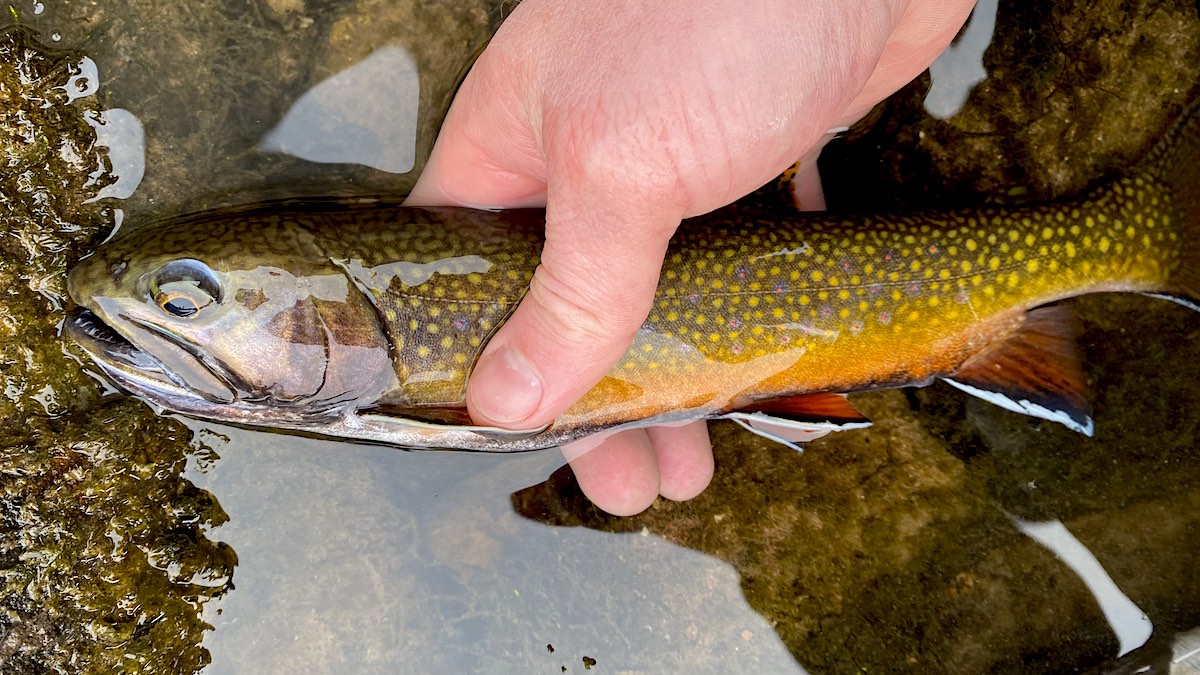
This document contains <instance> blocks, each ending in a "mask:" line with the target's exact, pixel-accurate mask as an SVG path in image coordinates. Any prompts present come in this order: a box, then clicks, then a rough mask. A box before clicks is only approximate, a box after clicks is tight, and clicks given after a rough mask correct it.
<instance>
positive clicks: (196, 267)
mask: <svg viewBox="0 0 1200 675" xmlns="http://www.w3.org/2000/svg"><path fill="white" fill-rule="evenodd" d="M150 293H151V295H152V297H153V298H154V304H156V305H158V307H159V309H161V310H162V311H164V312H166V313H167V314H170V315H172V316H176V317H180V318H190V317H193V316H195V315H196V314H197V313H198V312H199V311H200V310H202V309H204V308H205V307H208V306H209V305H211V304H213V303H214V302H220V301H221V282H220V280H218V279H217V275H216V273H215V272H213V271H212V269H211V268H210V267H209V266H208V265H205V264H204V263H202V262H200V261H199V260H191V259H185V260H176V261H174V262H170V263H167V264H166V265H164V266H163V267H162V268H161V269H159V270H158V271H157V272H155V273H154V276H153V277H152V278H151V280H150Z"/></svg>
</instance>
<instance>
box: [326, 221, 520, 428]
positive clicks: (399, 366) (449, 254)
mask: <svg viewBox="0 0 1200 675" xmlns="http://www.w3.org/2000/svg"><path fill="white" fill-rule="evenodd" d="M402 213H403V214H404V216H405V218H404V220H403V221H398V220H397V219H396V217H397V215H398V213H397V211H395V210H378V211H371V212H367V213H353V214H347V217H346V218H344V219H343V220H342V222H336V223H333V227H332V228H323V229H321V230H319V231H315V232H314V235H315V236H320V237H324V238H326V239H325V242H323V246H324V247H325V249H324V250H326V251H329V255H330V257H331V259H333V260H334V261H335V262H336V263H337V264H338V265H339V266H341V267H342V268H343V269H345V270H346V272H347V273H348V274H349V275H350V276H351V277H352V278H353V279H354V280H355V282H356V284H357V285H358V287H359V289H360V290H361V291H363V293H364V294H366V295H367V296H368V297H369V298H370V300H371V303H372V304H373V305H374V306H375V307H376V308H377V310H378V312H379V314H380V317H381V319H382V321H383V322H384V324H385V326H386V328H387V331H386V332H387V336H388V339H389V340H390V341H391V346H392V350H393V354H394V358H393V361H394V363H395V364H396V375H397V379H398V382H399V387H400V390H401V391H398V392H394V393H393V397H392V402H393V403H406V404H411V405H439V404H442V405H445V404H451V405H452V404H459V403H461V402H462V401H463V400H464V398H465V393H466V381H467V374H468V373H469V372H470V369H471V368H472V367H473V366H474V364H475V361H476V359H477V358H478V356H479V353H480V352H481V351H482V349H483V346H484V344H486V342H487V339H488V338H489V337H490V336H491V334H492V333H494V332H495V330H496V329H497V328H498V327H499V326H500V325H501V324H502V323H503V321H504V320H505V319H506V318H507V317H508V315H509V314H510V313H511V312H512V310H513V309H514V308H515V307H516V304H517V302H518V301H520V299H521V298H522V297H523V296H524V293H525V290H526V289H527V288H528V286H529V281H530V279H531V278H532V276H533V271H534V269H535V268H536V267H537V262H538V252H539V251H540V249H541V241H542V239H541V228H542V226H543V221H542V220H541V218H540V217H531V216H532V214H530V213H528V212H520V211H515V212H510V213H509V214H505V216H502V217H501V218H500V219H499V220H500V222H497V214H486V217H483V218H466V219H463V218H462V217H461V215H462V214H461V213H459V212H457V211H444V210H438V209H429V210H411V211H404V212H402ZM347 243H349V246H347V245H346V244H347Z"/></svg>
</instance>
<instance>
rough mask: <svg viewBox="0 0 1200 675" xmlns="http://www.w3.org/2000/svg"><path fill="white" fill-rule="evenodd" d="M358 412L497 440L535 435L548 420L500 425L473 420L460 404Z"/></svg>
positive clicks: (364, 416) (375, 418) (400, 423)
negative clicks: (526, 425)
mask: <svg viewBox="0 0 1200 675" xmlns="http://www.w3.org/2000/svg"><path fill="white" fill-rule="evenodd" d="M359 416H360V417H361V418H362V419H364V420H369V421H372V422H374V423H377V424H383V423H386V424H389V425H396V426H407V427H410V428H413V427H420V428H425V429H431V430H432V429H455V430H460V431H470V432H472V433H475V434H478V435H480V436H483V437H485V438H491V439H495V440H498V441H504V440H519V439H522V438H529V437H531V436H536V435H538V434H540V433H542V432H543V431H545V430H546V429H547V428H549V426H550V425H549V424H546V425H543V426H541V427H538V428H537V429H502V428H500V427H485V426H479V425H477V424H475V423H474V422H473V421H472V420H471V416H470V414H469V413H467V409H466V408H465V407H461V406H445V407H440V406H395V405H382V406H376V407H373V408H368V409H365V410H362V411H360V413H359Z"/></svg>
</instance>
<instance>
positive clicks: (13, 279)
mask: <svg viewBox="0 0 1200 675" xmlns="http://www.w3.org/2000/svg"><path fill="white" fill-rule="evenodd" d="M82 58H83V55H82V54H81V53H79V52H75V51H65V50H55V49H47V48H45V47H44V46H42V45H41V44H39V43H38V42H37V41H36V39H35V37H34V36H33V34H32V33H31V32H30V31H27V30H22V29H9V30H6V31H4V32H2V33H0V163H2V164H3V165H4V166H5V171H4V172H3V173H2V174H0V208H2V209H3V213H4V225H3V231H2V232H0V234H2V236H0V288H2V289H3V296H2V298H0V379H2V382H3V387H4V396H3V397H0V418H2V419H3V420H4V424H3V427H0V636H2V638H3V639H2V640H0V664H2V666H0V668H2V670H3V672H6V673H9V672H11V673H18V672H19V673H35V672H119V671H126V672H128V671H132V670H137V671H140V672H161V673H176V672H193V671H195V670H198V669H199V668H200V667H201V666H202V665H203V664H204V663H206V662H207V659H208V657H207V653H206V652H205V651H204V650H203V648H201V647H200V646H199V644H200V638H201V635H202V633H203V631H204V630H205V628H206V624H205V623H204V622H203V621H201V620H200V619H199V617H198V614H197V609H198V608H199V607H200V606H202V605H203V604H204V603H205V602H206V601H207V600H209V599H211V598H213V597H216V596H219V595H220V594H222V593H223V592H225V591H226V590H228V588H230V584H229V579H230V575H231V572H232V568H233V565H234V563H235V562H236V557H235V556H234V555H233V552H232V550H230V549H228V547H225V546H224V545H222V544H220V543H219V542H213V541H209V540H207V539H206V538H205V537H204V535H203V534H202V530H203V529H205V528H207V527H211V526H213V525H216V524H219V523H221V522H223V521H224V519H225V515H224V513H223V512H222V511H221V508H220V505H219V504H217V502H216V500H215V499H214V498H213V497H212V495H210V494H208V493H205V492H202V491H200V490H197V489H196V488H194V487H193V486H191V484H189V483H188V482H187V481H186V480H183V479H182V478H181V477H180V473H181V470H182V465H183V464H184V462H186V461H187V456H188V453H189V452H190V451H192V450H193V445H192V443H191V440H190V434H189V433H188V432H187V430H186V428H184V427H182V426H181V425H179V424H178V423H177V422H173V421H171V420H168V419H164V418H159V417H156V416H154V415H153V413H152V412H151V411H149V410H148V409H147V408H146V407H145V406H144V405H141V404H139V403H137V402H136V401H131V400H126V399H117V398H111V397H109V398H105V397H104V396H103V387H102V386H101V385H100V383H98V382H97V381H95V380H93V379H92V378H91V377H89V376H88V375H87V374H86V373H85V372H84V370H83V369H82V368H80V362H79V361H78V357H77V356H74V357H73V355H72V354H71V353H70V352H68V351H67V350H65V349H64V346H63V344H62V342H61V341H60V340H59V339H58V336H57V329H56V326H57V324H58V323H59V322H60V321H61V320H62V311H61V309H62V307H61V305H62V302H63V298H64V297H65V289H64V280H65V273H66V269H67V267H68V265H69V264H71V263H72V262H74V260H75V259H76V258H77V256H78V255H79V254H80V252H82V251H84V250H87V248H89V247H90V246H93V245H94V244H95V243H96V242H97V241H98V239H99V238H100V237H101V236H102V235H103V234H105V233H106V232H107V230H108V229H110V228H111V227H112V215H113V214H112V210H111V209H110V208H106V207H100V206H97V205H94V204H89V203H88V202H87V199H88V198H89V197H90V196H92V195H94V194H95V193H96V192H97V191H98V190H99V189H100V188H101V187H102V186H103V185H104V184H106V181H107V180H108V179H107V178H106V177H105V176H106V170H107V166H106V161H107V154H106V152H105V149H104V148H102V147H100V146H97V145H96V133H95V131H94V129H93V127H92V126H90V125H89V124H88V123H87V121H86V120H87V119H88V117H89V116H91V118H92V119H95V115H96V114H97V113H98V108H97V102H96V101H95V99H93V98H80V99H77V100H75V101H72V102H68V100H67V99H68V98H69V97H68V91H69V88H70V87H72V86H77V85H78V83H77V82H74V83H73V82H72V79H73V78H76V77H77V76H79V75H80V72H81V71H80V67H79V66H80V62H81V59H82Z"/></svg>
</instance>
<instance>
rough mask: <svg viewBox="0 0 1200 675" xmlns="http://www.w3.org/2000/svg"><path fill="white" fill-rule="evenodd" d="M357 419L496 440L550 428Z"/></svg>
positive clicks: (381, 417)
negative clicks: (502, 427) (510, 427)
mask: <svg viewBox="0 0 1200 675" xmlns="http://www.w3.org/2000/svg"><path fill="white" fill-rule="evenodd" d="M358 419H360V420H362V421H363V422H369V423H371V424H377V425H380V426H391V427H396V428H398V429H403V428H407V429H419V430H426V431H456V432H458V431H465V432H469V433H473V434H478V435H480V436H483V437H485V438H491V439H494V440H498V441H512V440H521V439H524V438H531V437H533V436H537V435H538V434H540V433H542V432H543V431H545V430H546V429H549V428H550V425H549V424H545V425H543V426H541V427H538V428H537V429H501V428H500V427H481V426H473V425H466V424H438V423H436V422H423V421H421V420H412V419H403V418H400V417H390V416H388V415H373V414H370V413H368V414H363V415H359V416H358Z"/></svg>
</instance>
